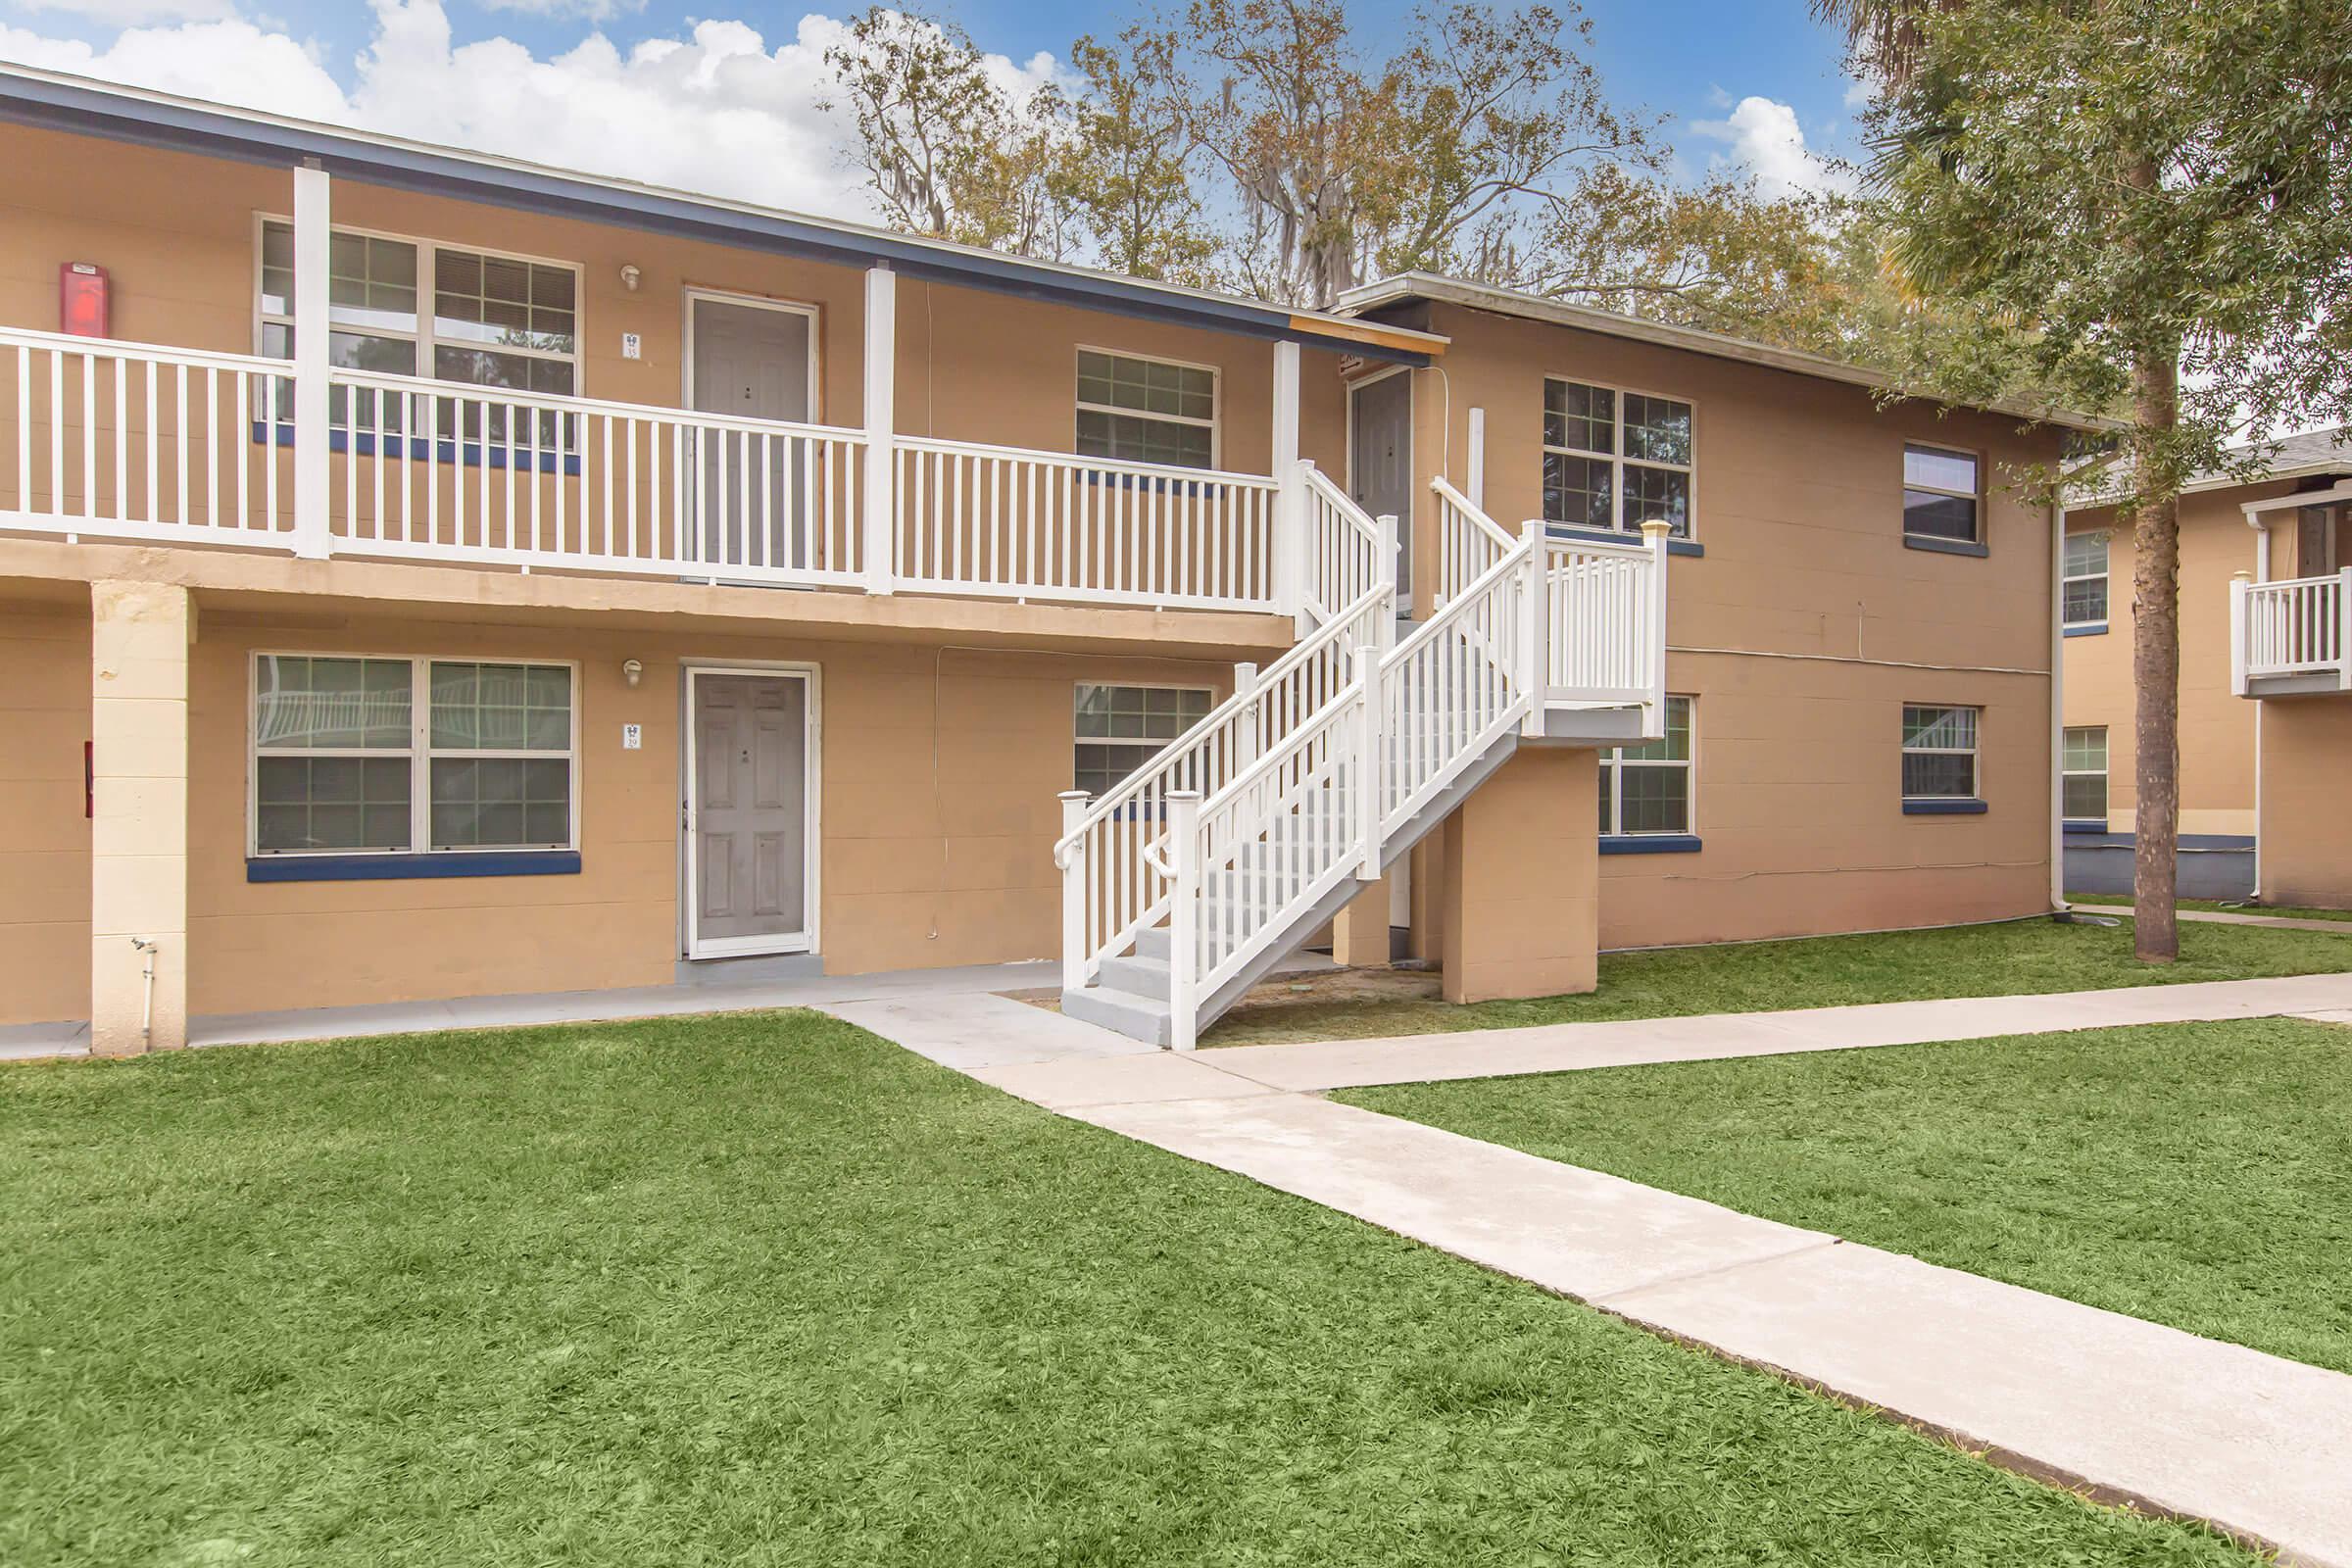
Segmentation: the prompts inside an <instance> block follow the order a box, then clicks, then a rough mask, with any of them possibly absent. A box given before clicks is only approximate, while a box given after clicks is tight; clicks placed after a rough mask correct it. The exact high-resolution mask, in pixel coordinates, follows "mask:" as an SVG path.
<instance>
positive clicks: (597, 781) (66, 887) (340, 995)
mask: <svg viewBox="0 0 2352 1568" xmlns="http://www.w3.org/2000/svg"><path fill="white" fill-rule="evenodd" d="M343 608H344V609H345V610H348V609H349V608H350V607H343ZM89 624H90V623H89V617H88V614H87V613H86V612H78V613H56V612H55V611H52V610H50V609H49V608H48V607H43V613H41V614H39V615H37V616H34V615H28V614H27V615H20V614H13V613H12V614H11V615H10V616H9V617H8V619H7V622H6V625H5V634H6V636H7V638H8V646H9V647H11V648H12V649H15V650H19V651H22V652H24V653H25V659H24V662H23V665H22V666H21V668H20V669H19V670H18V671H17V672H15V673H12V676H11V679H10V681H9V683H8V686H7V701H8V703H9V704H10V708H11V711H12V712H13V713H14V714H16V715H18V716H20V718H21V720H22V721H23V722H24V723H25V726H26V729H27V733H28V736H37V737H38V738H39V739H40V740H42V741H43V742H44V743H45V744H42V745H40V746H38V747H35V746H30V745H28V746H26V747H25V748H24V749H23V750H22V751H19V752H15V753H13V754H12V758H13V760H12V761H10V762H8V763H5V764H0V766H6V767H8V768H10V769H11V770H12V772H13V773H14V774H15V775H16V776H13V777H9V778H6V779H5V780H0V787H5V789H6V791H7V793H8V797H9V799H10V800H11V801H12V802H21V803H22V804H23V805H24V806H25V809H24V810H23V811H12V812H11V813H10V815H9V817H8V821H7V826H6V828H5V832H6V834H7V835H8V836H7V838H6V839H5V840H0V843H4V844H5V845H6V847H7V848H6V852H5V855H6V858H5V860H4V861H0V864H5V865H6V866H7V867H8V868H9V869H10V870H11V872H12V873H13V872H15V871H16V870H18V869H20V868H21V869H22V870H23V872H24V874H23V875H22V876H18V875H15V874H11V875H10V876H9V878H8V882H7V887H6V891H5V893H4V894H0V898H4V899H5V903H4V904H0V925H4V926H5V927H6V928H7V930H8V931H9V933H10V934H11V936H12V938H21V939H20V940H11V941H10V942H9V943H8V944H7V945H6V947H5V949H0V998H5V999H6V1000H5V1011H4V1012H0V1022H26V1021H45V1020H48V1019H53V1018H68V1017H76V1016H81V1015H83V1013H84V1011H85V1010H86V1007H87V980H88V975H89V956H90V949H89V945H88V907H89V894H88V885H89V863H90V857H89V852H88V844H87V841H88V829H87V827H86V825H85V824H84V823H83V820H82V816H81V796H80V788H79V767H80V747H79V739H80V735H81V733H82V731H83V729H84V727H85V725H86V723H87V719H86V714H87V711H88V693H89V690H90V680H91V673H90V669H91V666H90V662H89ZM257 650H267V651H275V652H319V653H336V652H355V653H356V652H366V653H383V654H410V655H442V656H458V657H464V656H469V655H479V656H486V657H496V658H531V659H549V660H569V661H576V662H578V665H579V669H580V679H579V688H578V691H579V697H578V701H579V711H580V731H581V751H580V758H579V763H578V765H579V768H580V792H581V808H580V826H579V833H580V840H581V849H582V870H581V871H580V873H579V874H578V875H573V876H529V877H463V878H428V879H419V880H413V881H365V882H362V881H344V882H291V883H250V882H248V881H246V879H245V852H246V844H247V828H246V806H245V802H246V793H247V791H246V784H247V769H248V765H249V764H248V760H247V751H246V740H245V737H246V734H247V730H248V724H249V717H248V695H247V694H248V681H249V657H250V655H251V654H252V653H253V652H255V651H257ZM631 658H634V659H637V660H640V661H641V662H643V663H644V666H645V671H644V675H643V678H642V682H641V684H640V685H639V686H638V687H636V688H635V689H631V688H630V687H628V686H627V685H626V683H625V681H624V679H623V677H622V674H621V668H620V666H621V662H622V661H624V660H626V659H631ZM688 659H694V660H700V661H743V662H813V663H815V664H816V665H817V666H818V669H819V681H820V687H819V690H820V704H821V709H820V722H821V736H822V738H821V742H820V758H821V763H820V765H821V769H822V773H821V782H820V799H821V810H822V827H821V842H822V846H823V848H822V859H821V905H820V946H821V948H822V952H823V957H824V961H825V966H826V967H827V969H828V970H830V971H832V972H837V973H851V972H859V971H865V970H872V969H888V968H901V967H926V966H934V965H944V964H958V963H979V962H994V961H1000V960H1007V959H1016V958H1047V957H1051V956H1054V952H1055V944H1056V943H1057V941H1058V939H1059V923H1058V922H1059V909H1060V903H1059V901H1060V883H1059V879H1058V875H1057V873H1056V872H1055V871H1054V867H1053V862H1052V858H1051V846H1052V843H1053V840H1054V836H1055V834H1056V833H1057V832H1058V831H1059V827H1058V823H1059V811H1060V808H1059V804H1058V803H1057V802H1056V801H1055V799H1054V796H1055V793H1056V792H1057V791H1059V790H1062V789H1066V788H1068V787H1069V783H1070V777H1071V765H1072V762H1071V748H1072V733H1071V732H1072V717H1071V705H1072V697H1073V685H1074V683H1075V682H1077V681H1078V680H1081V679H1089V680H1123V681H1139V682H1160V683H1181V684H1188V685H1201V686H1207V687H1210V688H1212V689H1214V690H1217V691H1219V692H1220V693H1222V692H1223V691H1226V690H1229V689H1230V680H1231V666H1230V665H1228V664H1226V663H1224V662H1221V661H1179V660H1166V659H1137V658H1118V657H1113V656H1107V655H1086V654H1049V653H1031V652H1019V651H1004V650H985V649H967V648H959V647H955V646H951V645H945V644H938V643H918V642H898V643H878V642H866V643H855V644H851V643H841V642H827V641H822V640H817V639H811V638H805V637H790V636H774V637H746V636H740V635H732V636H730V635H718V634H709V635H705V634H697V633H694V632H690V631H684V630H669V631H662V630H646V629H625V628H613V629H608V628H605V627H601V626H595V625H581V626H572V627H566V626H528V627H525V626H515V625H474V626H453V625H451V624H448V623H445V622H438V621H422V620H416V619H410V618H403V617H401V616H398V615H396V614H385V613H367V612H365V611H361V612H359V613H333V614H321V613H310V614H303V613H255V612H252V611H250V610H238V609H214V610H209V611H206V612H204V613H202V614H201V615H200V616H199V632H198V638H197V641H196V644H195V647H194V650H193V660H192V665H191V673H190V699H189V709H188V711H189V723H190V730H191V738H190V743H189V753H190V762H189V768H190V783H189V788H190V795H191V800H192V806H191V808H190V812H189V821H188V830H187V832H188V873H187V878H188V891H187V904H188V916H189V920H188V924H189V929H188V938H187V950H188V951H187V959H188V964H189V984H188V1006H189V1010H190V1011H191V1012H193V1013H195V1014H198V1015H203V1014H209V1013H221V1012H239V1011H247V1010H262V1009H274V1008H281V1007H300V1006H330V1005H349V1004H361V1003H369V1002H388V1001H400V1000H415V999H422V998H434V997H452V996H467V995H495V994H501V993H512V992H534V991H558V990H568V989H577V988H584V987H605V986H619V985H644V984H660V983H663V982H666V981H667V980H668V979H669V978H670V976H671V972H672V965H673V963H674V961H675V960H676V958H677V957H678V956H679V942H678V930H677V920H678V914H677V865H678V805H679V799H680V795H679V778H678V750H677V745H678V726H679V720H680V701H679V693H680V683H681V679H682V675H681V669H682V664H683V662H684V661H686V660H688ZM77 705H78V706H77ZM624 723H636V724H640V725H642V726H643V748H642V750H639V751H635V752H630V751H624V750H622V749H621V745H620V733H621V725H623V724H624ZM52 732H54V733H52ZM61 750H63V751H64V752H66V753H69V754H70V761H71V776H70V777H69V776H68V772H67V770H66V769H62V768H59V767H55V766H51V765H49V763H50V761H51V760H53V759H52V758H51V755H50V754H52V753H56V752H59V751H61ZM50 775H55V776H50ZM61 843H62V844H64V845H65V846H67V848H65V849H63V850H62V851H61V850H59V849H57V848H55V846H57V845H59V844H61Z"/></svg>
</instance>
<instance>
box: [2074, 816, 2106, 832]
mask: <svg viewBox="0 0 2352 1568" xmlns="http://www.w3.org/2000/svg"><path fill="white" fill-rule="evenodd" d="M2066 831H2067V832H2069V833H2104V832H2106V831H2107V823H2106V819H2105V818H2101V819H2100V820H2098V821H2096V822H2094V821H2092V820H2090V819H2089V818H2088V817H2084V818H2083V819H2082V821H2080V822H2069V823H2067V824H2066Z"/></svg>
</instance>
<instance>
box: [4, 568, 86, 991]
mask: <svg viewBox="0 0 2352 1568" xmlns="http://www.w3.org/2000/svg"><path fill="white" fill-rule="evenodd" d="M0 724H5V726H6V729H7V733H8V736H9V744H8V745H7V746H5V747H0V1024H12V1023H50V1022H55V1021H57V1020H60V1019H68V1018H86V1017H88V1016H89V1012H90V822H89V819H88V818H87V817H86V816H85V815H84V814H83V790H82V743H83V742H84V741H87V740H88V739H89V738H90V613H89V606H88V601H87V599H86V598H84V600H83V601H82V603H80V604H78V605H75V604H73V603H71V602H68V603H63V604H59V603H53V602H35V601H19V600H10V601H7V602H5V603H0Z"/></svg>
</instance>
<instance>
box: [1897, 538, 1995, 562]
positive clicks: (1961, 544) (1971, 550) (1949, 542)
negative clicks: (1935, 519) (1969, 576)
mask: <svg viewBox="0 0 2352 1568" xmlns="http://www.w3.org/2000/svg"><path fill="white" fill-rule="evenodd" d="M1903 548H1904V549H1905V550H1927V551H1932V552H1933V553H1935V554H1936V555H1939V556H1975V557H1977V558H1978V559H1979V560H1983V559H1984V558H1985V557H1986V556H1989V555H1991V554H1992V551H1991V549H1990V547H1988V546H1985V545H1981V544H1978V543H1977V542H1976V541H1975V540H1973V539H1937V538H1934V537H1932V536H1930V535H1928V534H1924V533H1907V534H1905V535H1903Z"/></svg>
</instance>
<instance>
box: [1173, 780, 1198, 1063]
mask: <svg viewBox="0 0 2352 1568" xmlns="http://www.w3.org/2000/svg"><path fill="white" fill-rule="evenodd" d="M1168 864H1169V866H1170V867H1172V868H1173V874H1172V875H1171V876H1170V878H1169V888H1168V1046H1169V1048H1170V1049H1171V1050H1175V1051H1190V1050H1192V1049H1193V1047H1194V1046H1195V1045H1196V1044H1197V1043H1198V1038H1199V1037H1198V1026H1199V1020H1198V1019H1197V1018H1196V1017H1195V1016H1194V1014H1195V1013H1196V1012H1197V1011H1198V1010H1199V1007H1200V1000H1201V999H1200V997H1199V995H1198V993H1199V991H1200V985H1201V792H1200V791H1199V790H1171V791H1169V792H1168Z"/></svg>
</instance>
